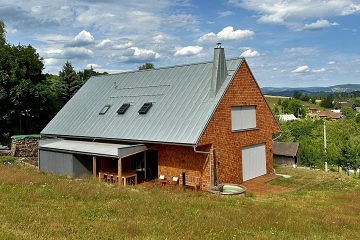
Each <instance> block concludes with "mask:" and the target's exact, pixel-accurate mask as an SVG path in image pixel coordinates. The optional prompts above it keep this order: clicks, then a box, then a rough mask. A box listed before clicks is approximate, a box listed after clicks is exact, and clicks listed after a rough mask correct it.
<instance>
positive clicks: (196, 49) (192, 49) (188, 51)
mask: <svg viewBox="0 0 360 240" xmlns="http://www.w3.org/2000/svg"><path fill="white" fill-rule="evenodd" d="M202 50H203V47H200V46H187V47H183V48H181V49H179V50H177V51H176V52H175V54H174V56H191V55H196V54H199V53H200V52H201V51H202Z"/></svg>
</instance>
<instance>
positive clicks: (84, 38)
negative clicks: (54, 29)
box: [65, 30, 94, 47]
mask: <svg viewBox="0 0 360 240" xmlns="http://www.w3.org/2000/svg"><path fill="white" fill-rule="evenodd" d="M92 43H94V37H93V36H92V35H91V34H90V33H89V32H87V31H85V30H82V31H81V32H80V33H79V34H78V35H76V36H75V37H74V38H73V39H72V40H70V42H68V43H67V44H65V46H67V47H82V46H86V45H89V44H92Z"/></svg>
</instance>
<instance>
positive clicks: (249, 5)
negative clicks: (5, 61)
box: [0, 0, 360, 87]
mask: <svg viewBox="0 0 360 240" xmlns="http://www.w3.org/2000/svg"><path fill="white" fill-rule="evenodd" d="M0 18H1V19H2V20H4V22H5V24H6V31H7V34H6V38H7V40H8V42H9V43H12V44H15V45H17V44H19V43H20V44H21V45H28V44H30V45H32V46H33V47H34V48H36V49H37V52H38V53H39V55H40V56H41V57H42V58H44V63H45V69H44V73H53V74H58V72H59V71H60V70H61V69H62V66H63V65H64V63H65V62H66V61H67V60H68V61H71V63H72V65H73V66H74V68H75V70H76V71H80V70H83V69H85V68H90V66H92V67H93V68H94V69H95V70H96V71H99V72H103V71H107V72H109V73H115V72H123V71H129V70H131V71H132V70H136V69H137V68H138V67H139V66H141V65H142V64H144V63H146V62H151V63H153V64H154V65H155V67H166V66H173V65H181V64H188V63H196V62H204V61H211V60H212V57H213V49H214V47H216V43H217V42H221V43H222V46H223V47H224V48H225V55H226V58H234V57H239V56H244V57H245V59H246V61H247V62H248V64H249V66H250V68H251V70H252V73H253V75H254V76H255V78H256V80H257V82H258V84H259V85H260V87H309V86H332V85H336V84H345V83H358V84H360V47H359V43H360V37H359V36H360V32H359V28H360V25H359V24H360V0H297V1H285V0H262V1H258V0H224V1H217V0H214V1H210V0H208V1H202V0H197V1H190V0H137V1H129V0H126V1H123V0H103V1H95V0H71V1H70V0H61V1H60V0H52V1H48V0H46V1H45V0H27V1H13V0H2V1H1V3H0Z"/></svg>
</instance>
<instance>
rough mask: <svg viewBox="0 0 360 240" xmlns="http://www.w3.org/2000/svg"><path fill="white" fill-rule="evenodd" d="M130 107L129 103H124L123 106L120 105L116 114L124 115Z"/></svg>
mask: <svg viewBox="0 0 360 240" xmlns="http://www.w3.org/2000/svg"><path fill="white" fill-rule="evenodd" d="M129 107H130V103H124V104H123V105H121V107H120V108H119V109H118V110H117V113H118V114H124V113H125V112H126V110H128V108H129Z"/></svg>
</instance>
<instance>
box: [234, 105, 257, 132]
mask: <svg viewBox="0 0 360 240" xmlns="http://www.w3.org/2000/svg"><path fill="white" fill-rule="evenodd" d="M254 128H256V107H255V106H236V107H231V130H233V131H239V130H240V131H241V130H246V129H254Z"/></svg>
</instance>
